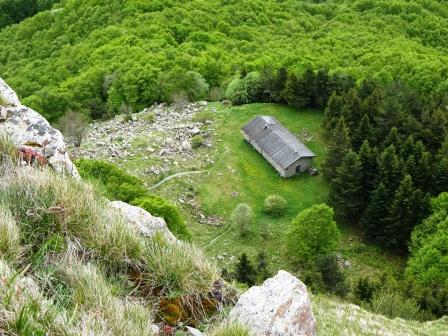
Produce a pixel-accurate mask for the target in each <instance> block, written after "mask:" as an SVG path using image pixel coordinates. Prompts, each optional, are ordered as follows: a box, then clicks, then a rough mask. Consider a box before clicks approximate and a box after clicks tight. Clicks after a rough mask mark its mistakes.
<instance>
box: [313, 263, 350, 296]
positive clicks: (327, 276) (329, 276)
mask: <svg viewBox="0 0 448 336" xmlns="http://www.w3.org/2000/svg"><path fill="white" fill-rule="evenodd" d="M316 267H317V269H318V270H319V272H320V273H321V274H322V280H323V282H324V284H325V286H326V287H327V290H329V291H330V292H332V293H335V294H338V295H339V296H341V297H345V296H346V295H347V291H348V288H347V285H346V283H345V276H344V273H342V271H341V269H340V268H339V265H338V260H337V258H336V256H335V255H326V256H320V257H318V258H317V259H316Z"/></svg>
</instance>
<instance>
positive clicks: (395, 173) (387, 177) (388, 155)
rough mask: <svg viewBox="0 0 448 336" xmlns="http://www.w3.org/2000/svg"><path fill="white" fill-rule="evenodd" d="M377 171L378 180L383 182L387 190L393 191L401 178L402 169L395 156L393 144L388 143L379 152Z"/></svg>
mask: <svg viewBox="0 0 448 336" xmlns="http://www.w3.org/2000/svg"><path fill="white" fill-rule="evenodd" d="M378 172H379V175H378V179H379V180H378V182H381V183H383V184H384V186H385V187H386V188H387V190H388V191H391V192H392V193H393V192H395V190H396V189H397V187H398V183H399V181H400V180H401V179H402V176H403V171H402V162H401V160H400V159H399V157H398V156H397V152H396V150H395V146H394V145H390V146H389V147H387V148H386V149H385V150H384V151H383V152H382V153H381V155H380V158H379V160H378Z"/></svg>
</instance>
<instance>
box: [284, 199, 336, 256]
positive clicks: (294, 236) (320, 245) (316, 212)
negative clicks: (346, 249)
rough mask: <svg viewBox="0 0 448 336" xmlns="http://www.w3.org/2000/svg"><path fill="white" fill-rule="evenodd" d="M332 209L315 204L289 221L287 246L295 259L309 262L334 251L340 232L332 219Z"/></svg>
mask: <svg viewBox="0 0 448 336" xmlns="http://www.w3.org/2000/svg"><path fill="white" fill-rule="evenodd" d="M333 214H334V212H333V209H331V208H330V207H328V206H327V205H325V204H317V205H313V206H312V207H310V208H308V209H306V210H304V211H302V212H301V213H300V214H299V215H297V217H296V218H295V219H294V220H293V221H292V223H291V229H290V231H289V234H288V248H289V251H290V253H291V255H293V256H294V257H295V258H297V260H299V261H303V262H311V261H313V260H315V259H316V258H317V257H318V256H322V255H328V254H332V253H334V252H335V250H336V248H337V247H338V244H339V237H340V232H339V230H338V228H337V226H336V222H335V221H334V220H333Z"/></svg>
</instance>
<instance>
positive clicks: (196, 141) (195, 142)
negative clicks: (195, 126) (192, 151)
mask: <svg viewBox="0 0 448 336" xmlns="http://www.w3.org/2000/svg"><path fill="white" fill-rule="evenodd" d="M204 141H205V140H204V137H203V136H202V135H199V134H198V135H195V136H194V137H192V138H191V147H193V148H199V147H201V146H203V145H204Z"/></svg>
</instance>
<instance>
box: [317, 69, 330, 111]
mask: <svg viewBox="0 0 448 336" xmlns="http://www.w3.org/2000/svg"><path fill="white" fill-rule="evenodd" d="M330 94H331V92H330V76H329V74H328V71H327V70H326V69H321V70H319V71H318V72H317V74H316V78H315V81H314V89H313V105H314V107H316V108H318V109H323V108H324V107H325V106H327V103H328V100H329V99H330Z"/></svg>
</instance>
